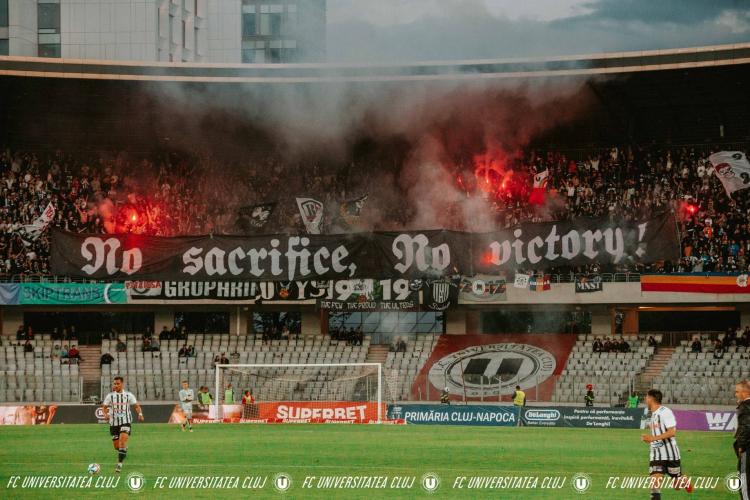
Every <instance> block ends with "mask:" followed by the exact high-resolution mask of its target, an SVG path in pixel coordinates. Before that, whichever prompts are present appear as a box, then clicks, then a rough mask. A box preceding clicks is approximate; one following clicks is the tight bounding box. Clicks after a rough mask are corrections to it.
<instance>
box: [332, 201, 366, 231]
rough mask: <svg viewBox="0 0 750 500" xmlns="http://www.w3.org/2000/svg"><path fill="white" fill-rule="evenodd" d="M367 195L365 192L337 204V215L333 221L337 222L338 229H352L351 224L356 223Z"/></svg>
mask: <svg viewBox="0 0 750 500" xmlns="http://www.w3.org/2000/svg"><path fill="white" fill-rule="evenodd" d="M368 196H369V195H366V194H365V195H363V196H360V197H359V198H355V199H353V200H349V201H345V202H344V203H342V204H341V205H340V206H339V216H338V217H337V218H336V221H334V222H335V223H338V225H339V226H340V228H339V229H340V230H342V231H349V230H351V229H352V226H354V225H356V223H357V221H358V220H359V217H360V215H361V214H362V209H363V208H364V206H365V201H367V197H368Z"/></svg>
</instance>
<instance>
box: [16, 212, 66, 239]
mask: <svg viewBox="0 0 750 500" xmlns="http://www.w3.org/2000/svg"><path fill="white" fill-rule="evenodd" d="M55 213H57V211H56V210H55V206H54V205H53V204H52V203H48V204H47V208H45V209H44V212H42V215H40V216H39V217H37V218H36V220H35V221H34V222H33V223H31V224H27V225H24V226H21V228H20V229H19V230H18V234H19V235H21V239H22V240H23V244H24V245H26V246H30V245H31V243H32V242H34V241H36V240H38V239H39V237H40V236H41V235H42V233H43V232H44V230H45V229H47V228H48V227H49V225H50V224H51V223H52V220H53V219H54V218H55Z"/></svg>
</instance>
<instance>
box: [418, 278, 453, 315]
mask: <svg viewBox="0 0 750 500" xmlns="http://www.w3.org/2000/svg"><path fill="white" fill-rule="evenodd" d="M425 283H426V286H425V287H423V288H422V305H423V306H424V307H425V308H426V309H429V310H430V311H445V310H446V309H448V308H449V307H451V306H454V305H455V304H456V303H457V302H458V284H457V283H455V282H453V281H452V280H450V279H447V278H446V279H437V280H427V281H426V282H425Z"/></svg>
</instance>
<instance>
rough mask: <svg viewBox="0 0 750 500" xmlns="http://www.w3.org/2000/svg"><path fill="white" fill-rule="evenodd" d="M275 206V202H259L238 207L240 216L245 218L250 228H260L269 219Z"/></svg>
mask: <svg viewBox="0 0 750 500" xmlns="http://www.w3.org/2000/svg"><path fill="white" fill-rule="evenodd" d="M275 208H276V203H259V204H258V205H248V206H245V207H240V217H244V218H246V219H247V224H248V225H249V226H250V227H251V228H255V229H262V228H263V227H265V225H266V224H268V221H269V220H270V219H271V213H273V210H274V209H275Z"/></svg>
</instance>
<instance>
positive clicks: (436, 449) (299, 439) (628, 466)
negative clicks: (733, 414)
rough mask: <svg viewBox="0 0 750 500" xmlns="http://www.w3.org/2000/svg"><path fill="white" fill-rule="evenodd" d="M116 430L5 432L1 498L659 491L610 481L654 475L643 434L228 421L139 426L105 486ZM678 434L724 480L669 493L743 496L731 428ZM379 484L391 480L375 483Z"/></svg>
mask: <svg viewBox="0 0 750 500" xmlns="http://www.w3.org/2000/svg"><path fill="white" fill-rule="evenodd" d="M108 430H109V428H108V427H106V426H104V425H51V426H37V427H2V428H0V498H35V499H36V498H88V497H106V498H137V497H138V496H142V497H147V498H213V499H216V498H247V497H260V498H326V499H330V498H555V499H557V498H597V499H598V498H623V499H624V498H649V490H648V489H647V488H640V489H621V488H619V487H615V488H610V489H607V488H606V487H605V486H606V483H607V481H612V480H611V479H610V477H618V478H622V477H625V476H643V475H644V473H645V472H647V465H648V464H647V456H648V448H647V445H646V444H644V443H642V442H640V440H639V436H640V434H641V433H642V432H643V431H639V430H615V429H539V428H502V427H464V426H421V425H419V426H418V425H406V426H393V425H332V424H329V425H325V424H318V425H315V424H310V425H292V424H282V425H253V424H227V425H198V426H196V428H195V432H193V433H182V432H180V430H179V428H178V427H177V426H175V425H167V424H140V425H135V426H134V430H133V435H132V437H131V440H130V442H129V445H128V457H127V460H126V461H125V467H124V470H123V473H122V475H121V477H120V481H119V483H118V484H117V486H116V487H115V488H113V489H103V488H97V487H96V482H97V481H98V482H99V483H100V484H99V486H104V485H105V483H107V482H108V481H115V480H116V478H115V475H114V474H113V470H114V465H115V462H116V454H115V452H114V450H113V448H112V445H111V442H110V438H109V434H108ZM678 442H679V445H680V448H681V450H682V456H683V460H682V464H683V470H684V471H685V472H686V473H687V474H688V475H691V476H714V477H719V478H721V480H720V481H719V482H718V485H717V486H716V487H715V488H713V489H710V490H701V489H696V490H695V491H694V492H693V493H692V494H691V495H688V494H687V493H685V492H684V491H679V492H675V491H671V490H665V491H663V492H662V498H664V499H669V498H688V497H691V498H696V499H697V498H736V496H737V495H736V493H730V492H729V491H728V490H727V488H726V487H725V485H724V478H725V476H727V475H728V474H730V473H732V472H734V471H735V466H736V460H735V458H734V454H733V453H732V447H731V443H732V436H731V434H729V433H719V432H715V433H710V432H679V431H678ZM92 462H94V463H99V464H101V466H102V472H101V474H100V475H98V476H94V477H93V478H92V485H90V486H89V487H84V488H62V489H40V488H36V489H34V488H21V487H20V486H21V485H22V481H23V476H27V478H26V480H27V481H28V480H29V478H28V476H48V475H54V476H58V477H59V476H84V477H85V478H88V477H89V476H88V474H87V472H86V469H87V466H88V464H89V463H92ZM136 472H137V473H140V474H142V475H143V476H144V477H145V481H142V482H140V483H139V482H138V481H136V482H135V483H133V484H136V485H140V486H142V489H141V490H140V491H138V492H136V493H133V492H132V491H131V490H130V489H129V487H128V484H126V483H127V482H128V481H127V477H128V476H129V475H130V474H132V473H136ZM280 473H284V474H286V475H287V477H288V478H289V479H290V480H291V486H289V487H288V489H287V490H286V491H285V492H284V493H280V492H279V491H278V490H277V489H276V486H275V483H276V481H275V478H276V477H277V475H278V474H280ZM429 473H432V474H434V475H436V476H437V477H438V478H439V485H438V487H437V489H436V490H434V491H433V492H431V493H428V492H427V491H426V490H425V489H424V487H423V485H422V480H423V477H424V476H425V475H426V474H429ZM577 473H583V474H586V475H587V476H588V477H589V478H590V480H591V481H590V487H589V488H588V489H587V490H586V491H585V492H584V493H578V492H576V491H575V490H574V488H573V485H572V484H573V479H572V478H573V475H575V474H577ZM15 476H21V477H22V478H21V479H19V478H14V477H15ZM195 476H200V477H207V476H221V477H224V478H227V477H229V478H230V479H225V480H224V481H225V486H230V488H215V489H203V488H190V489H185V488H182V489H180V488H175V486H177V481H188V480H190V479H191V478H193V477H195ZM348 476H352V477H353V479H352V478H349V479H348V480H349V481H354V480H357V481H365V479H363V477H364V476H375V478H370V479H369V480H368V481H370V484H369V486H370V488H369V489H366V488H356V489H351V488H342V486H343V485H344V484H345V483H344V481H346V480H347V477H348ZM490 476H506V477H507V476H515V477H528V478H530V479H526V485H527V486H534V484H533V479H534V478H537V479H536V481H537V483H536V485H535V486H536V487H535V488H529V489H521V488H507V487H506V488H497V486H498V483H496V484H495V486H496V488H495V489H492V488H487V487H485V488H469V486H470V485H473V486H481V484H478V483H476V481H478V480H477V479H472V477H485V478H486V477H490ZM547 476H549V477H551V479H544V478H545V477H547ZM231 478H236V479H234V480H236V481H237V483H236V484H233V483H232V481H233V479H231ZM263 478H265V484H264V485H263V487H260V484H261V480H262V479H263ZM336 478H339V479H338V481H339V483H338V486H339V487H338V488H336V487H334V486H335V484H334V483H333V481H335V480H336ZM377 478H380V479H377ZM461 478H464V479H463V480H462V479H461ZM563 478H564V480H565V482H564V484H563V485H562V487H560V488H558V489H549V488H543V484H542V483H543V481H546V482H547V486H552V485H553V482H557V485H558V486H560V481H562V480H563ZM193 481H198V480H197V479H193ZM322 481H328V483H322ZM472 481H473V482H472ZM618 481H619V479H618ZM13 484H15V485H16V486H19V487H17V488H12V487H11V486H12V485H13ZM182 484H183V486H184V485H185V483H184V482H183V483H182ZM280 484H282V485H284V484H287V483H284V482H283V481H282V483H280ZM351 484H354V483H350V485H351ZM429 484H434V481H433V482H431V483H429ZM461 484H462V485H463V487H462V488H459V487H458V485H461ZM110 485H111V483H110ZM196 485H197V483H195V482H194V483H193V486H196ZM378 485H379V486H382V485H386V488H374V486H378ZM160 486H163V488H162V487H160ZM170 486H171V487H170ZM243 486H245V487H246V488H243ZM251 486H255V489H253V488H249V487H251ZM320 486H329V487H327V488H320Z"/></svg>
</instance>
